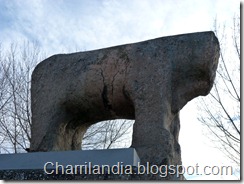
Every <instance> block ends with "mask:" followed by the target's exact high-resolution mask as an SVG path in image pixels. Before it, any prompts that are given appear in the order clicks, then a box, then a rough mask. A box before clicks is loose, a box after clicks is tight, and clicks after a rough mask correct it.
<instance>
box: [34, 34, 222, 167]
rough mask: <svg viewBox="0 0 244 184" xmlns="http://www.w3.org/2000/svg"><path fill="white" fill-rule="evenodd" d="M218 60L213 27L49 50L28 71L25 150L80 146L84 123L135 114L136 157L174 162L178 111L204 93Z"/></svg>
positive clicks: (177, 147) (177, 161) (176, 159)
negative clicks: (29, 136) (94, 46)
mask: <svg viewBox="0 0 244 184" xmlns="http://www.w3.org/2000/svg"><path fill="white" fill-rule="evenodd" d="M218 58H219V42H218V40H217V38H216V37H215V35H214V33H213V32H200V33H192V34H184V35H176V36H168V37H162V38H157V39H153V40H148V41H144V42H140V43H134V44H127V45H121V46H116V47H110V48H105V49H100V50H94V51H87V52H78V53H72V54H59V55H54V56H52V57H50V58H48V59H46V60H44V61H43V62H41V63H40V64H39V65H38V66H37V67H36V68H35V70H34V72H33V74H32V86H31V103H32V104H31V105H32V139H31V148H30V150H31V151H55V150H56V151H59V150H76V149H80V145H81V140H82V136H83V135H84V133H85V132H86V130H87V128H88V127H89V126H90V125H92V124H94V123H97V122H99V121H103V120H111V119H118V118H122V119H135V124H134V127H133V140H132V145H131V146H132V147H134V148H136V150H137V153H138V155H139V157H140V159H141V162H142V163H146V162H150V163H151V164H157V165H165V164H168V165H170V164H173V165H180V164H181V151H180V145H179V143H178V135H179V129H180V121H179V111H180V109H181V108H182V107H183V106H184V105H185V104H186V103H187V102H188V101H190V100H192V99H193V98H195V97H197V96H199V95H207V94H208V93H209V91H210V89H211V87H212V85H213V81H214V78H215V72H216V68H217V65H218Z"/></svg>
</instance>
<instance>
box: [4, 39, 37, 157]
mask: <svg viewBox="0 0 244 184" xmlns="http://www.w3.org/2000/svg"><path fill="white" fill-rule="evenodd" d="M39 60H40V51H39V49H38V47H37V46H36V44H30V43H24V44H23V45H21V47H20V46H18V45H17V44H11V46H10V48H9V49H7V51H4V56H3V55H2V56H1V78H2V80H1V81H4V83H2V82H1V84H0V85H1V86H0V88H1V92H2V94H1V96H3V97H4V98H1V99H0V104H1V109H0V131H1V139H2V141H1V142H0V143H1V149H2V151H4V152H14V153H17V152H23V151H24V150H25V149H26V148H27V147H29V142H30V139H31V136H30V127H31V112H30V79H31V73H32V70H33V69H34V67H35V65H36V64H37V62H38V61H39ZM4 99H5V100H4Z"/></svg>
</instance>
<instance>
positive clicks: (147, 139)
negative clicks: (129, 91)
mask: <svg viewBox="0 0 244 184" xmlns="http://www.w3.org/2000/svg"><path fill="white" fill-rule="evenodd" d="M162 103H163V102H162ZM162 103H158V105H157V104H156V103H155V104H150V103H149V104H148V105H147V104H144V105H145V106H144V107H141V108H140V107H135V108H136V114H135V115H136V120H135V124H134V127H133V138H132V147H134V148H135V149H136V151H137V153H138V155H139V157H140V159H141V163H142V164H146V163H147V162H149V163H150V164H156V165H172V164H174V165H177V164H178V165H179V164H181V159H180V154H175V143H176V142H175V138H174V135H173V134H172V132H171V130H170V124H171V122H172V121H173V120H174V116H173V115H172V114H171V113H170V111H168V109H166V108H164V109H163V107H162ZM145 107H146V108H145Z"/></svg>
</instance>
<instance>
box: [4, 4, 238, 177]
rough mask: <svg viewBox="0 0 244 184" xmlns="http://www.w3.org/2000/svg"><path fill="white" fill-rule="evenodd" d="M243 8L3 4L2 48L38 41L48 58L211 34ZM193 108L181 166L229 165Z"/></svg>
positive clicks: (188, 111) (187, 112)
mask: <svg viewBox="0 0 244 184" xmlns="http://www.w3.org/2000/svg"><path fill="white" fill-rule="evenodd" d="M239 4H240V2H239V1H236V0H231V1H230V0H200V1H194V0H184V1H181V0H167V1H166V0H123V1H121V0H72V1H71V0H70V1H68V0H66V1H65V0H35V1H33V0H24V1H20V0H0V43H1V44H2V45H3V47H4V46H7V45H8V44H10V43H16V42H17V43H21V42H23V41H30V42H36V43H37V44H38V45H39V47H40V48H41V50H43V51H45V52H46V53H47V56H50V55H53V54H57V53H70V52H76V51H88V50H94V49H99V48H105V47H109V46H115V45H121V44H126V43H134V42H138V41H143V40H147V39H153V38H157V37H163V36H169V35H176V34H183V33H191V32H201V31H209V30H212V29H213V23H214V19H215V18H217V20H218V22H219V23H225V24H227V25H228V24H229V23H230V22H231V20H232V18H233V16H234V14H238V13H239ZM195 109H196V100H193V101H191V102H189V103H188V104H187V105H186V106H185V107H184V108H183V110H182V111H181V116H180V117H181V131H180V144H181V150H182V162H183V164H184V165H196V164H197V163H198V164H199V165H206V164H207V165H226V164H227V165H228V164H229V163H228V162H226V159H225V157H223V155H222V154H221V152H219V151H217V150H216V149H214V148H212V145H211V143H209V140H208V139H206V137H205V136H204V135H203V132H202V127H201V125H200V123H199V122H198V121H197V112H196V110H195ZM187 177H188V178H189V179H196V178H197V179H210V177H206V176H205V178H203V176H201V177H199V176H187ZM216 178H217V176H216V177H215V179H216ZM211 179H213V178H211ZM219 179H221V178H219Z"/></svg>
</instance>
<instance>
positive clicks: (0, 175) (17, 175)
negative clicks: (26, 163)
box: [0, 167, 185, 181]
mask: <svg viewBox="0 0 244 184" xmlns="http://www.w3.org/2000/svg"><path fill="white" fill-rule="evenodd" d="M48 172H51V171H50V170H48ZM133 172H135V173H137V172H138V168H137V167H133ZM162 179H166V180H167V177H161V176H160V174H146V173H145V174H111V173H110V174H91V175H87V174H61V173H58V174H55V173H53V174H47V173H45V172H44V171H43V170H41V169H39V170H38V169H29V170H27V169H26V170H4V171H0V180H5V181H6V180H89V181H90V180H123V181H126V180H162ZM179 179H180V180H185V178H184V176H183V175H179V177H178V178H173V180H179Z"/></svg>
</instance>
